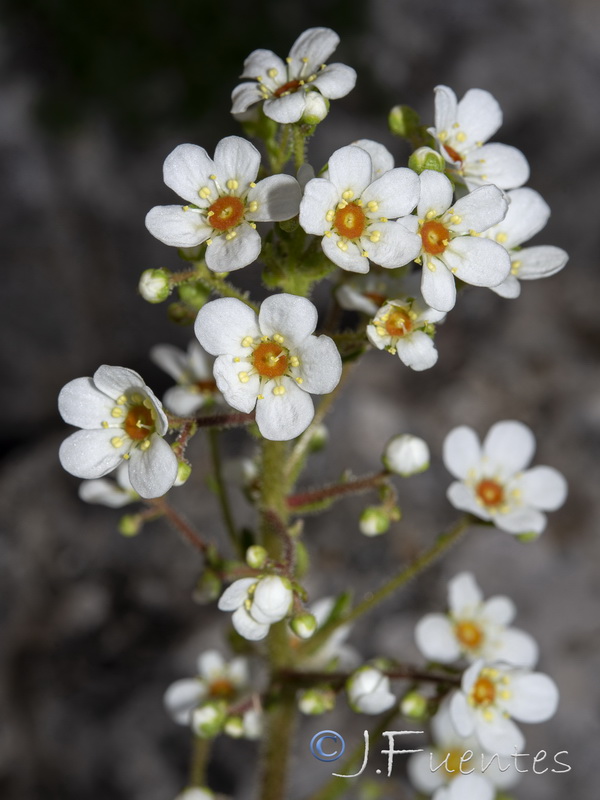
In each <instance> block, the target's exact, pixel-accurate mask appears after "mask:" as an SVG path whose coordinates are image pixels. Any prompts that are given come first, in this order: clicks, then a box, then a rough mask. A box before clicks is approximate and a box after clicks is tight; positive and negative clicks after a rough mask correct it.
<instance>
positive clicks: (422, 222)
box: [417, 219, 425, 225]
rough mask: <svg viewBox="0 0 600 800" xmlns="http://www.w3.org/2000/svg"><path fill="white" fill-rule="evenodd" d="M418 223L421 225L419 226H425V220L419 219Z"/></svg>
mask: <svg viewBox="0 0 600 800" xmlns="http://www.w3.org/2000/svg"><path fill="white" fill-rule="evenodd" d="M417 222H418V223H419V225H424V224H425V220H424V219H418V220H417Z"/></svg>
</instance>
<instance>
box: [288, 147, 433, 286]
mask: <svg viewBox="0 0 600 800" xmlns="http://www.w3.org/2000/svg"><path fill="white" fill-rule="evenodd" d="M380 169H381V167H380ZM418 198H419V177H418V175H417V174H416V173H415V172H413V171H412V170H410V169H406V168H405V167H404V168H399V169H390V170H387V171H385V172H382V174H381V175H380V177H376V175H375V169H374V167H373V160H372V157H371V155H370V154H369V152H367V150H365V149H364V147H362V146H360V147H357V146H356V145H349V146H348V147H342V148H341V149H340V150H336V151H335V153H334V154H333V155H332V156H331V158H330V159H329V165H328V170H327V177H326V178H314V179H313V180H312V181H309V182H308V183H307V185H306V188H305V190H304V197H303V198H302V202H301V204H300V225H301V226H302V227H303V228H304V230H305V231H306V232H307V233H313V234H315V235H316V236H322V237H323V239H322V242H321V246H322V248H323V252H324V253H325V255H326V256H327V257H328V258H330V259H331V261H333V262H334V264H337V265H338V266H339V267H341V268H342V269H345V270H348V271H349V272H360V273H365V272H368V271H369V259H370V260H371V261H373V262H374V263H375V264H379V265H381V266H382V267H386V268H387V269H392V268H395V267H400V266H402V265H403V264H407V263H408V262H409V261H412V259H413V258H415V257H416V256H417V255H418V253H419V250H420V247H419V242H415V238H416V237H414V236H411V235H410V233H409V232H408V231H407V230H406V229H405V228H404V227H402V226H401V225H397V224H396V223H395V222H392V221H391V220H394V219H397V218H398V217H401V216H403V215H405V214H409V213H410V212H411V211H412V210H413V208H414V207H415V205H416V204H417V200H418Z"/></svg>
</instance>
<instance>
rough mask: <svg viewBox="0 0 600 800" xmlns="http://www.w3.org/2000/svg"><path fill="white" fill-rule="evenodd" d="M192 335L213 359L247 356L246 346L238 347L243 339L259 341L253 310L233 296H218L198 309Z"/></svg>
mask: <svg viewBox="0 0 600 800" xmlns="http://www.w3.org/2000/svg"><path fill="white" fill-rule="evenodd" d="M194 333H195V334H196V336H197V337H198V341H199V342H200V344H201V345H202V347H203V348H204V349H205V350H206V351H207V352H208V353H210V354H211V355H213V356H220V355H224V354H225V353H227V354H230V355H232V356H249V355H250V354H251V352H252V351H251V350H250V348H249V347H242V341H243V339H245V338H246V337H247V336H250V337H251V338H252V339H255V338H260V335H261V333H260V328H259V327H258V319H257V316H256V314H255V313H254V311H253V310H252V309H251V308H250V306H247V305H246V304H245V303H243V302H242V301H241V300H237V299H235V298H234V297H221V298H219V299H218V300H211V302H210V303H207V304H206V305H205V306H202V308H201V309H200V311H199V312H198V316H197V317H196V323H195V325H194Z"/></svg>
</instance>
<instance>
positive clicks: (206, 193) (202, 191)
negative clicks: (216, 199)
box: [198, 186, 211, 200]
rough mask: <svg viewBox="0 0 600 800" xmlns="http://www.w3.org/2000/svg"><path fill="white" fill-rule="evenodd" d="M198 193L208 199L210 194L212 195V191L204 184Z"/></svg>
mask: <svg viewBox="0 0 600 800" xmlns="http://www.w3.org/2000/svg"><path fill="white" fill-rule="evenodd" d="M198 194H199V195H200V197H201V198H202V199H203V200H208V198H209V197H210V195H211V192H210V189H209V188H208V186H203V187H202V188H201V189H200V190H199V192H198Z"/></svg>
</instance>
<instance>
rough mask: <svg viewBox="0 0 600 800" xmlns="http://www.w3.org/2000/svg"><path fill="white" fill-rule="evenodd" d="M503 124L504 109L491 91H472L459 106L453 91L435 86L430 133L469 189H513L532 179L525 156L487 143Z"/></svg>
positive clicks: (505, 146)
mask: <svg viewBox="0 0 600 800" xmlns="http://www.w3.org/2000/svg"><path fill="white" fill-rule="evenodd" d="M501 125H502V110H501V109H500V106H499V105H498V102H497V101H496V100H495V98H494V97H492V95H491V94H490V93H489V92H486V91H484V90H483V89H469V91H468V92H467V93H466V94H465V96H464V97H463V99H462V100H461V101H460V102H459V103H458V102H457V100H456V95H455V94H454V92H453V91H452V89H449V88H448V87H447V86H436V88H435V126H434V127H433V128H429V133H431V135H432V136H434V137H435V139H437V141H438V142H439V144H440V150H441V153H442V155H443V156H444V158H445V159H446V161H448V163H449V164H451V165H452V167H453V171H454V172H455V173H456V175H457V176H458V177H459V179H462V180H463V181H464V182H465V184H466V186H467V188H468V189H469V190H472V189H474V188H475V187H476V186H481V185H482V184H484V183H493V184H495V185H496V186H499V187H500V188H501V189H512V188H514V187H516V186H522V185H523V184H524V183H526V181H527V179H528V178H529V165H528V163H527V159H526V158H525V156H524V155H523V153H521V152H520V151H519V150H517V149H516V148H515V147H511V146H510V145H506V144H485V142H487V140H488V139H489V138H490V137H492V136H493V135H494V134H495V133H496V131H497V130H498V128H499V127H500V126H501Z"/></svg>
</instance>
